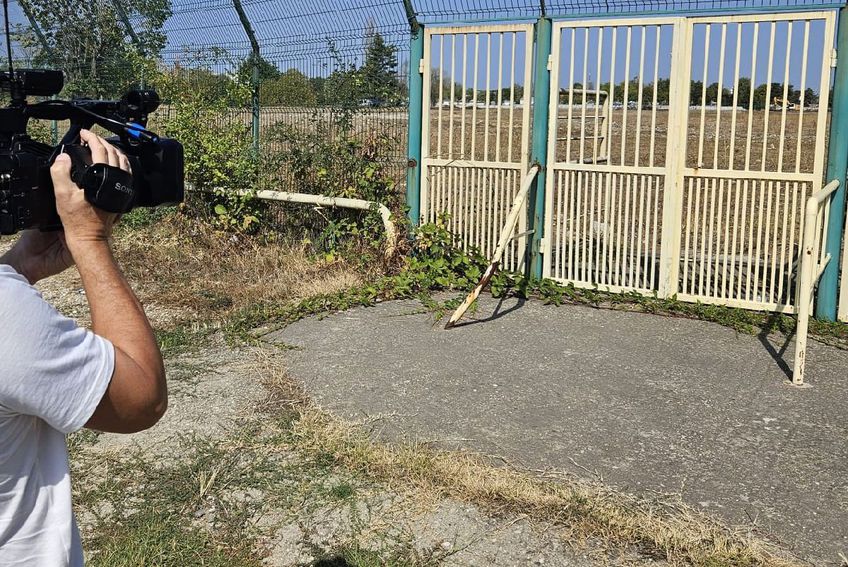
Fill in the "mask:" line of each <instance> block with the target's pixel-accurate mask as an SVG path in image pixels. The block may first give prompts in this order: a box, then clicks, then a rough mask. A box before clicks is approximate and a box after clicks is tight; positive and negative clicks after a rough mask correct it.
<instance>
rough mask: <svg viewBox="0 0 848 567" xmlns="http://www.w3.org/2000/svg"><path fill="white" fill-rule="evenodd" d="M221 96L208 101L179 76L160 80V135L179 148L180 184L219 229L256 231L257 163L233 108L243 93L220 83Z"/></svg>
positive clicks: (242, 99) (259, 206) (243, 102)
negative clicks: (196, 195)
mask: <svg viewBox="0 0 848 567" xmlns="http://www.w3.org/2000/svg"><path fill="white" fill-rule="evenodd" d="M226 88H227V91H228V92H227V96H224V97H221V96H218V94H220V93H216V96H209V95H210V93H207V92H206V89H203V88H197V85H192V84H190V83H188V82H187V81H186V78H185V77H183V76H181V75H180V74H179V73H172V74H170V75H167V76H164V77H162V78H160V90H162V91H163V94H164V95H165V97H166V98H167V99H168V100H169V101H170V108H169V112H168V115H167V117H166V118H165V120H164V123H163V131H164V133H165V134H167V135H168V136H170V137H173V138H176V139H177V140H179V141H180V142H182V144H183V148H184V150H185V176H186V182H187V183H188V184H190V185H191V186H192V188H193V189H194V190H195V191H198V192H200V193H201V194H202V195H203V198H202V199H201V200H200V202H201V203H203V204H204V205H205V206H206V207H208V211H206V212H211V213H212V215H213V218H214V219H215V223H216V225H217V226H218V227H219V228H225V229H230V230H236V231H240V232H253V231H255V230H256V229H258V227H259V224H260V220H261V215H262V211H263V210H264V206H263V204H262V203H261V202H260V201H259V200H258V199H256V198H255V197H254V195H255V191H256V186H257V182H258V174H259V161H258V156H257V155H256V152H255V151H254V150H253V146H252V137H251V131H250V126H249V125H248V124H247V123H246V122H247V121H246V120H244V119H243V117H241V116H239V115H238V114H234V112H233V109H234V108H238V107H239V106H241V107H242V108H244V107H245V105H246V104H247V100H248V99H249V90H248V89H247V88H246V87H245V86H243V85H240V84H239V83H237V82H229V83H227V84H226Z"/></svg>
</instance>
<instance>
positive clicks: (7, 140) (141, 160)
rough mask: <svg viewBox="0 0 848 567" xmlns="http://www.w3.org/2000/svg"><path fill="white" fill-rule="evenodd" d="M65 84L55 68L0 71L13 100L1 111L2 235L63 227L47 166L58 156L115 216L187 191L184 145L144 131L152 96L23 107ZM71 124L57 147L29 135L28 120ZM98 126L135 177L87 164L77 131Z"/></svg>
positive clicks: (171, 200) (91, 197)
mask: <svg viewBox="0 0 848 567" xmlns="http://www.w3.org/2000/svg"><path fill="white" fill-rule="evenodd" d="M63 83H64V78H63V75H62V73H61V72H60V71H47V70H40V69H18V70H14V71H10V72H4V73H0V89H3V90H6V91H8V92H9V94H10V96H11V103H10V104H9V106H8V107H6V108H2V109H0V234H15V233H17V232H18V231H21V230H25V229H30V228H39V229H41V230H44V231H48V230H59V229H61V227H62V224H61V221H60V219H59V216H58V214H57V213H56V201H55V196H54V193H53V182H52V179H51V177H50V166H51V165H52V164H53V161H54V160H55V159H56V156H58V155H59V154H60V153H67V154H68V155H69V156H70V157H71V163H72V167H71V178H72V179H73V181H74V182H75V183H76V184H77V185H78V186H79V187H80V188H81V189H82V190H83V191H85V197H86V199H87V200H88V201H89V202H90V203H91V204H92V205H94V206H96V207H98V208H100V209H103V210H105V211H109V212H113V213H126V212H128V211H130V210H132V209H133V208H135V207H156V206H159V205H170V204H177V203H180V202H182V200H183V197H184V192H185V179H184V171H183V148H182V145H180V143H179V142H177V141H175V140H171V139H166V138H159V137H158V136H157V135H156V134H154V133H153V132H150V131H149V130H147V129H146V125H147V118H148V115H149V114H150V113H151V112H153V111H154V110H156V108H158V106H159V103H160V101H159V97H158V95H157V94H156V92H155V91H149V90H148V91H142V90H137V91H130V92H128V93H127V94H126V95H125V96H124V97H123V98H122V99H121V100H116V101H103V100H81V99H78V100H72V101H62V100H47V101H44V102H40V103H36V104H28V103H27V100H26V97H27V96H28V95H34V96H53V95H56V94H58V93H59V91H61V89H62V86H63ZM31 119H36V120H69V121H70V124H71V126H70V128H69V129H68V131H67V133H66V134H65V135H64V136H63V138H62V141H61V143H60V144H59V145H58V146H55V147H54V146H50V145H48V144H44V143H41V142H37V141H35V140H33V139H32V138H30V137H29V135H27V125H28V123H29V120H31ZM95 124H96V125H99V126H101V127H103V128H105V129H107V130H109V131H111V132H113V133H114V134H116V136H114V137H112V138H109V139H108V142H109V143H111V144H112V145H114V146H115V147H117V148H119V149H121V150H122V151H123V152H124V153H125V154H126V155H127V157H128V158H129V161H130V166H131V170H132V174H131V175H130V174H127V173H126V172H124V171H123V170H121V169H119V168H116V167H110V166H108V165H106V164H96V163H92V160H91V152H90V151H89V149H88V148H87V147H86V146H83V145H80V139H79V133H80V130H82V129H88V128H91V127H93V126H94V125H95Z"/></svg>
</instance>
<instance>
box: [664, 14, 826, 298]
mask: <svg viewBox="0 0 848 567" xmlns="http://www.w3.org/2000/svg"><path fill="white" fill-rule="evenodd" d="M835 18H836V12H834V11H829V12H806V13H798V14H774V15H758V16H734V17H727V18H719V19H715V18H697V19H692V20H689V21H688V25H687V36H688V41H689V42H690V45H691V46H692V47H690V52H691V55H690V57H691V59H690V61H691V65H690V68H692V69H693V74H695V73H698V74H699V79H701V82H702V86H701V89H700V92H699V91H698V90H697V89H692V90H693V91H695V92H693V93H690V97H691V98H694V99H696V98H698V97H700V98H701V101H702V104H701V105H700V110H699V111H696V112H693V113H690V114H689V120H688V130H689V131H692V132H694V133H695V136H694V137H688V144H687V152H686V163H685V166H684V168H683V171H682V172H680V173H678V175H679V177H680V182H679V183H678V187H680V188H681V189H682V194H680V195H679V199H680V200H679V201H677V202H675V206H677V207H679V208H680V218H681V219H682V223H681V228H682V237H681V243H680V245H676V243H673V244H672V245H673V246H674V250H680V255H681V257H680V258H675V259H673V260H672V267H678V266H679V268H680V281H679V289H678V295H679V297H680V298H681V299H683V300H687V301H701V302H704V303H717V304H721V305H728V306H732V307H744V308H747V309H758V310H767V311H779V312H787V313H791V312H794V311H795V306H796V305H797V298H796V297H795V296H796V291H797V276H798V257H799V253H800V248H801V236H802V235H803V234H804V226H803V225H804V210H805V205H806V203H807V199H808V198H809V197H810V196H811V195H813V194H815V193H818V192H819V191H820V190H821V189H822V187H823V185H824V183H823V181H824V180H823V175H824V165H825V158H826V133H827V132H826V128H827V114H828V103H829V100H828V99H829V91H830V80H831V66H832V64H834V63H835V58H834V56H833V45H834V32H835V23H836V21H835ZM746 48H747V49H746ZM699 52H702V53H703V55H702V56H701V57H698V53H699ZM713 59H715V61H716V62H717V64H718V66H719V69H720V71H719V75H718V85H717V92H723V90H724V88H725V86H726V85H727V83H726V82H725V83H724V84H723V83H722V80H723V79H724V77H725V74H726V75H727V76H728V77H729V78H730V81H731V82H730V85H731V89H732V90H731V91H730V92H732V94H730V93H728V94H729V96H718V97H716V100H715V107H714V108H709V109H707V104H706V101H707V99H708V97H709V94H708V92H707V91H708V87H707V84H706V83H707V81H706V80H703V77H706V76H708V70H709V68H710V66H711V65H712V60H713ZM745 71H748V72H749V76H750V75H754V76H761V77H763V76H764V77H765V81H764V84H765V92H764V93H762V94H761V95H760V96H762V97H763V98H764V101H763V102H764V103H765V104H764V107H763V108H762V109H761V110H758V108H757V106H758V105H757V102H758V101H757V100H756V99H757V96H758V93H757V91H756V89H754V88H749V89H748V91H749V93H748V96H747V100H746V99H745V97H744V96H741V95H742V94H743V93H740V88H739V85H740V77H742V76H743V73H744V72H745ZM791 85H797V89H792V90H797V91H798V94H797V95H794V96H793V93H792V92H791V90H790V86H791ZM808 89H809V90H808ZM793 99H794V108H791V107H790V104H788V102H790V101H793ZM811 99H814V100H811ZM711 121H712V122H713V123H714V124H710V122H711ZM710 138H712V139H710ZM676 276H677V274H674V273H671V274H670V278H671V279H672V280H676Z"/></svg>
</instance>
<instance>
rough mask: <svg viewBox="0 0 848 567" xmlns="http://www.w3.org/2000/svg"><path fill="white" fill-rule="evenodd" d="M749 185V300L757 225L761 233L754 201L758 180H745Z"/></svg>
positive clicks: (747, 279) (746, 280) (747, 275)
mask: <svg viewBox="0 0 848 567" xmlns="http://www.w3.org/2000/svg"><path fill="white" fill-rule="evenodd" d="M749 186H750V188H751V199H750V201H751V213H750V218H749V219H748V262H747V266H748V272H747V274H746V275H745V299H746V300H748V301H750V300H751V297H752V295H751V286H752V280H753V277H754V271H753V270H754V269H755V268H754V267H753V265H754V262H755V261H756V258H755V257H754V254H755V247H754V246H755V238H754V226H757V235H758V236H759V234H760V228H759V225H757V223H756V222H754V202H755V201H756V200H757V186H758V185H757V182H756V181H755V180H751V181H750V182H749V181H748V180H746V181H745V188H746V190H747V188H748V187H749ZM758 210H762V207H760V208H759V209H758ZM760 214H762V213H760Z"/></svg>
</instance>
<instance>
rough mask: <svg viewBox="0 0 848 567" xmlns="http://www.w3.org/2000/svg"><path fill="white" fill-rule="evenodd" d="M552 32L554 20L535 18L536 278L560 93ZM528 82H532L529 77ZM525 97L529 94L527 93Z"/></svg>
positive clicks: (531, 264) (532, 257)
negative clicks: (554, 91) (554, 87)
mask: <svg viewBox="0 0 848 567" xmlns="http://www.w3.org/2000/svg"><path fill="white" fill-rule="evenodd" d="M552 36H553V23H552V22H551V20H549V19H547V18H540V19H539V20H538V22H536V54H535V55H536V57H535V59H536V61H535V70H536V77H535V81H534V82H533V83H532V84H533V93H534V96H533V99H534V101H535V102H534V115H533V150H532V153H531V156H530V161H531V163H537V164H539V165H540V166H541V167H540V169H539V173H538V175H537V176H536V183H535V185H534V186H533V188H532V189H531V191H530V195H529V198H528V203H530V206H529V207H528V212H529V211H532V216H530V215H529V214H528V223H527V226H528V228H529V229H530V230H532V231H533V236H532V238H530V239H528V242H530V246H528V247H527V248H528V253H529V254H528V255H529V258H528V259H527V261H525V264H526V265H527V268H528V269H527V272H528V275H532V276H533V277H536V278H541V277H542V268H543V263H542V260H543V258H542V250H541V244H542V238H544V236H545V235H544V232H545V223H544V220H545V218H544V217H545V188H546V175H547V171H546V170H547V164H548V159H547V158H548V132H549V130H550V129H549V120H550V112H551V108H550V106H551V98H553V99H554V100H555V101H556V100H558V99H559V97H558V96H557V97H551V96H550V95H551V69H550V67H551V66H550V65H549V63H551V47H552V45H551V39H552ZM525 84H527V85H530V84H531V83H530V82H529V81H528V82H526V83H525ZM525 99H526V97H525ZM554 120H556V105H555V104H554ZM552 141H553V143H556V134H554V135H553V140H552Z"/></svg>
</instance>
